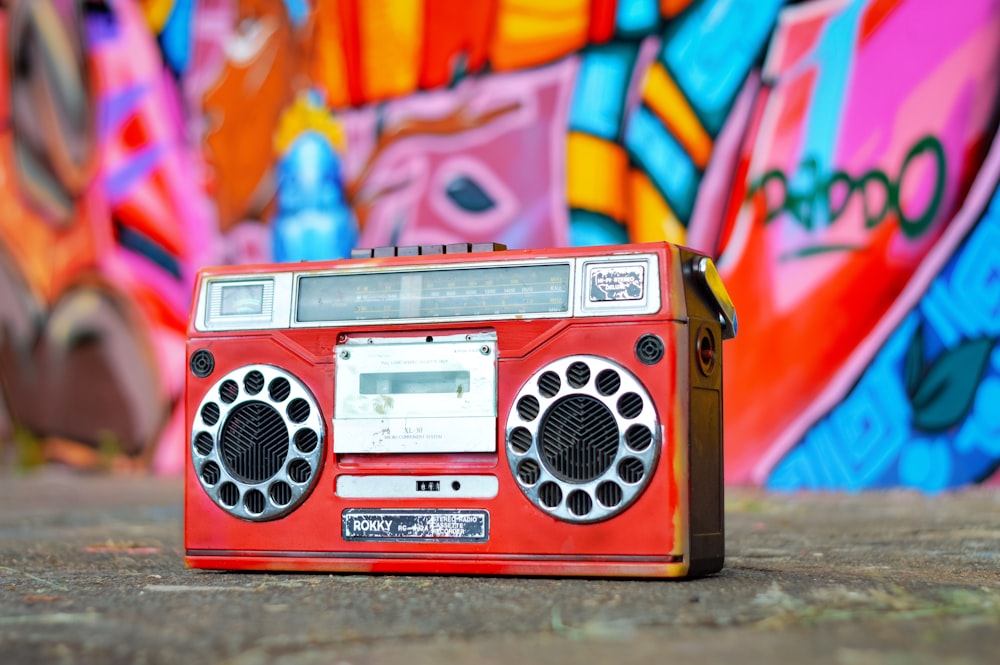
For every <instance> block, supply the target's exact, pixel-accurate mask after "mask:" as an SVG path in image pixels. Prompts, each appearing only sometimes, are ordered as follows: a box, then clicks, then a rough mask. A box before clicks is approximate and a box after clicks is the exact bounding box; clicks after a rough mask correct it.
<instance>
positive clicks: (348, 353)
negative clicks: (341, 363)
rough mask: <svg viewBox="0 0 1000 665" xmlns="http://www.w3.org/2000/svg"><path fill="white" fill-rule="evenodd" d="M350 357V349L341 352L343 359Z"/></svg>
mask: <svg viewBox="0 0 1000 665" xmlns="http://www.w3.org/2000/svg"><path fill="white" fill-rule="evenodd" d="M350 357H351V352H350V351H348V350H347V349H344V350H343V351H341V352H340V359H341V360H347V359H348V358H350Z"/></svg>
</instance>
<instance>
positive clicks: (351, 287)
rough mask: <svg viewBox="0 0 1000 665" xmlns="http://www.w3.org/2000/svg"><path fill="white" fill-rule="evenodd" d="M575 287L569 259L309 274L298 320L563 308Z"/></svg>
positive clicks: (302, 282) (536, 311)
mask: <svg viewBox="0 0 1000 665" xmlns="http://www.w3.org/2000/svg"><path fill="white" fill-rule="evenodd" d="M569 293H570V266H569V264H566V263H548V264H545V263H532V264H527V265H515V266H485V267H475V268H453V269H434V270H412V271H397V272H366V273H339V274H328V275H303V276H302V277H300V278H299V291H298V307H297V310H296V321H297V322H300V323H316V322H340V321H345V322H348V321H377V320H396V319H442V318H466V317H468V318H472V317H484V316H493V317H515V316H520V315H523V314H561V313H567V312H569V306H570V300H569Z"/></svg>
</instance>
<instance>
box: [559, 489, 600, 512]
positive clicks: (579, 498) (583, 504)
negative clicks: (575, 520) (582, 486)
mask: <svg viewBox="0 0 1000 665" xmlns="http://www.w3.org/2000/svg"><path fill="white" fill-rule="evenodd" d="M566 507H567V508H569V512H571V513H573V514H574V515H576V516H577V517H583V516H584V515H586V514H587V513H589V512H590V509H591V508H593V507H594V502H593V501H592V500H591V498H590V495H589V494H587V493H586V492H584V491H583V490H573V491H572V492H570V493H569V496H568V497H566Z"/></svg>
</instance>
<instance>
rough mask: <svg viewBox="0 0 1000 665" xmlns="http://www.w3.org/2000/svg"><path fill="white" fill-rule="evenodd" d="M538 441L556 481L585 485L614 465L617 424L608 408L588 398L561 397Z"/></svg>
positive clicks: (617, 438) (548, 415)
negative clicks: (558, 479)
mask: <svg viewBox="0 0 1000 665" xmlns="http://www.w3.org/2000/svg"><path fill="white" fill-rule="evenodd" d="M538 439H539V442H540V444H541V448H542V455H543V456H544V458H545V461H546V462H547V463H548V466H549V468H550V469H552V472H553V474H555V476H556V477H557V478H560V479H561V480H565V481H568V482H571V483H585V482H589V481H591V480H594V479H595V478H599V477H600V476H601V475H602V474H603V473H604V472H605V471H607V470H608V468H609V467H610V466H611V464H612V463H613V462H614V460H615V456H616V455H617V454H618V440H619V433H618V423H616V422H615V417H614V415H613V414H612V413H611V410H610V409H608V407H606V406H604V405H603V404H601V402H600V401H599V400H597V399H595V398H593V397H590V396H589V395H575V396H571V397H564V398H562V399H561V400H559V401H558V402H557V403H555V404H554V405H553V406H552V408H551V409H549V411H548V413H546V415H545V421H544V422H543V423H542V425H541V427H540V428H539V431H538Z"/></svg>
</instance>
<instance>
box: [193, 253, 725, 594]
mask: <svg viewBox="0 0 1000 665" xmlns="http://www.w3.org/2000/svg"><path fill="white" fill-rule="evenodd" d="M735 333H736V314H735V311H734V309H733V305H732V303H731V301H730V299H729V296H728V295H727V293H726V291H725V288H724V287H723V285H722V281H721V280H720V278H719V275H718V273H717V271H716V269H715V266H714V264H713V263H712V261H711V259H710V258H708V257H707V256H703V255H701V254H698V253H696V252H693V251H691V250H689V249H686V248H683V247H679V246H676V245H671V244H668V243H651V244H641V245H621V246H607V247H587V248H560V249H549V250H517V251H514V250H505V249H504V248H503V247H502V246H499V245H467V244H462V245H447V246H422V247H398V248H379V249H373V250H372V249H369V250H362V251H356V252H355V255H354V257H352V258H351V259H345V260H341V261H330V262H310V263H306V262H303V263H297V264H280V265H268V266H253V267H247V266H241V267H225V268H210V269H205V270H203V271H202V272H201V273H200V274H199V276H198V280H197V284H196V288H195V294H194V305H193V311H192V316H191V321H190V325H189V330H188V343H187V354H188V372H187V380H186V413H187V416H186V417H187V427H188V452H187V457H188V463H187V465H186V472H185V473H186V476H185V489H186V491H185V503H184V517H185V527H184V539H185V549H186V562H187V564H188V566H190V567H194V568H212V569H246V570H300V571H305V570H314V571H343V572H401V573H402V572H405V573H459V574H486V575H498V574H504V575H547V576H562V575H583V576H629V577H687V576H695V575H704V574H708V573H712V572H715V571H718V570H719V569H720V568H721V567H722V565H723V556H724V543H723V537H724V530H723V484H722V463H723V459H722V340H724V339H727V338H730V337H732V336H733V335H735Z"/></svg>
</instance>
